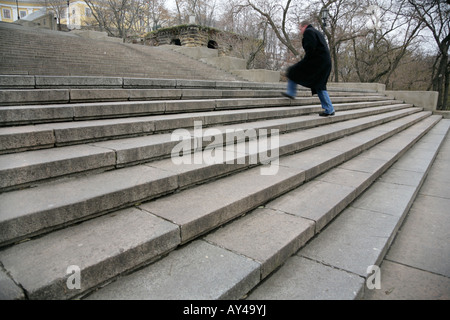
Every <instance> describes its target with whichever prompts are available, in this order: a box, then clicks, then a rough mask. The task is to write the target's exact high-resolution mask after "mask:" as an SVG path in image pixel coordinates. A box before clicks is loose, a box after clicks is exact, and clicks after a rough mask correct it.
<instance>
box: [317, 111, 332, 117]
mask: <svg viewBox="0 0 450 320" xmlns="http://www.w3.org/2000/svg"><path fill="white" fill-rule="evenodd" d="M319 116H321V117H330V116H334V111H333V112H332V113H325V112H321V113H319Z"/></svg>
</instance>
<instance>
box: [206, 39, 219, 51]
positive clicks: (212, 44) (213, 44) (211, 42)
mask: <svg viewBox="0 0 450 320" xmlns="http://www.w3.org/2000/svg"><path fill="white" fill-rule="evenodd" d="M208 48H210V49H219V45H218V44H217V42H216V41H214V40H209V41H208Z"/></svg>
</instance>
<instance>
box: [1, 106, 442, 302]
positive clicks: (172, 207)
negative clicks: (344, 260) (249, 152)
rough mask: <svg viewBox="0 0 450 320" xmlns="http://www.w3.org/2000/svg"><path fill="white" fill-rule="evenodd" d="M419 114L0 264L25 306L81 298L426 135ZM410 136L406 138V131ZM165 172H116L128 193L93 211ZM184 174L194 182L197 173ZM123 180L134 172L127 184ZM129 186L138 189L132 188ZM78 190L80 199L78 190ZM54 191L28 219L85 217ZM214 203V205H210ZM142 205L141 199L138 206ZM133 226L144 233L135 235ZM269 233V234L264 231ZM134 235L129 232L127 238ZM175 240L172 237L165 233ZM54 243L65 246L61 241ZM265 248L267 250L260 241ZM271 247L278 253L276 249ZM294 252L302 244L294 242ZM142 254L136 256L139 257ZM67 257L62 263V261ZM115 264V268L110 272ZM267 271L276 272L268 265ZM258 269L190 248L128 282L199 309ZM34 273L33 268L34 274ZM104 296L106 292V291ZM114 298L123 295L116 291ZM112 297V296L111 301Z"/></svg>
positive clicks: (16, 249)
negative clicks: (351, 163)
mask: <svg viewBox="0 0 450 320" xmlns="http://www.w3.org/2000/svg"><path fill="white" fill-rule="evenodd" d="M421 114H422V115H421V116H420V117H415V116H416V115H411V116H408V117H404V118H402V119H399V120H396V121H392V122H389V123H386V124H383V125H380V126H377V127H374V128H372V129H369V130H365V131H363V132H360V133H357V134H355V135H351V136H347V137H344V138H342V139H340V140H336V141H333V142H330V143H326V144H324V145H322V146H320V147H317V148H313V149H309V150H307V151H304V152H301V153H297V154H295V155H291V156H286V157H282V158H281V160H280V165H279V166H278V165H276V164H271V165H274V166H275V167H276V168H277V174H276V175H262V174H261V170H262V169H263V168H266V169H268V167H270V166H271V165H266V166H263V167H255V168H252V169H249V170H246V171H243V172H241V173H239V174H236V175H232V176H229V177H224V178H222V179H219V180H216V181H213V182H210V183H207V184H203V185H200V186H197V187H195V188H190V189H186V190H183V191H181V192H178V193H175V194H173V195H170V196H167V197H162V198H158V199H154V200H152V201H149V202H145V198H142V199H141V200H140V201H141V202H142V204H140V205H139V204H138V205H137V206H136V207H135V208H134V209H126V210H123V211H118V212H117V211H116V212H115V213H114V214H108V215H105V216H102V217H99V218H96V219H92V220H89V221H86V222H84V223H81V224H79V225H75V226H72V227H70V228H67V229H64V230H60V231H57V232H55V233H51V234H48V235H45V236H43V237H40V238H36V239H33V240H30V241H28V242H23V243H20V244H17V245H14V246H12V247H10V248H6V249H4V250H3V251H1V252H0V261H1V263H2V265H3V266H4V268H5V270H6V271H7V272H8V274H9V275H10V276H11V277H12V278H13V279H14V281H15V282H16V283H17V284H20V286H21V287H22V288H24V290H25V291H26V296H27V298H31V299H33V298H41V299H43V298H65V299H67V298H70V297H74V296H76V295H78V294H81V293H83V292H85V290H90V289H91V288H93V287H95V286H97V285H99V284H101V283H103V282H105V281H109V279H111V278H112V277H114V272H116V275H118V274H120V273H122V272H124V270H126V269H129V270H128V271H130V270H132V269H135V268H136V266H142V265H143V264H145V263H148V262H151V261H153V260H154V259H156V258H157V256H158V255H160V254H164V253H161V252H162V251H169V250H172V249H173V248H175V246H177V245H180V244H183V243H186V242H187V241H191V240H193V239H195V238H197V237H198V236H199V235H202V234H204V233H206V232H208V231H210V230H212V229H214V228H217V227H218V226H220V225H223V224H224V223H226V222H228V221H230V220H232V219H234V218H236V217H239V216H240V215H242V214H244V213H246V212H248V211H250V210H252V209H255V208H257V207H258V206H261V205H264V204H265V203H267V202H268V201H270V200H272V199H274V198H276V197H278V196H281V195H282V194H284V193H286V192H288V191H290V190H293V189H295V188H296V187H299V186H300V185H302V184H303V183H304V182H305V181H308V180H310V179H312V178H314V177H316V176H318V175H320V174H322V173H324V172H326V171H327V170H329V169H330V168H332V167H335V166H337V165H339V164H341V163H343V162H345V161H347V160H348V159H351V158H353V157H354V156H357V155H358V154H359V153H361V152H362V151H364V150H366V149H368V148H370V147H372V146H374V145H375V144H377V143H379V142H380V141H383V140H385V139H387V138H389V137H391V136H393V135H395V134H396V133H398V132H399V131H402V130H404V129H406V130H409V129H407V128H408V127H410V126H411V125H414V124H415V123H417V122H418V121H420V122H419V123H418V124H417V125H416V126H419V127H422V129H423V130H425V129H424V128H425V127H431V126H432V125H433V124H435V123H436V122H437V121H438V120H439V118H437V117H430V113H427V112H423V113H421ZM330 126H332V125H330ZM416 126H413V127H411V128H416ZM317 129H321V128H317ZM322 129H323V128H322ZM298 134H301V133H298ZM250 143H252V142H250ZM281 145H282V147H281V148H280V153H283V151H281V150H282V149H283V143H281ZM284 146H287V144H286V143H284ZM306 159H307V160H306ZM165 165H169V164H168V163H167V162H160V163H159V164H158V163H155V164H154V165H153V166H152V167H146V168H145V169H143V168H142V167H141V166H138V167H133V168H132V169H127V170H126V171H127V172H126V173H125V171H122V173H121V174H120V175H121V176H117V178H118V180H117V183H119V181H121V182H122V185H123V184H127V185H133V187H131V189H133V191H134V192H133V193H132V194H131V193H129V194H128V195H126V194H125V193H128V192H125V190H126V188H127V186H126V185H125V186H122V190H123V192H116V193H115V195H114V197H113V198H112V199H106V198H104V199H103V201H102V203H103V204H105V205H110V203H111V201H112V200H113V199H114V198H115V199H117V198H119V197H120V198H122V199H123V198H125V197H130V196H131V195H134V199H133V201H135V202H134V203H137V202H139V200H138V199H137V198H139V195H137V193H138V190H137V188H139V185H140V186H143V185H144V184H145V182H144V180H145V179H148V178H146V175H147V177H148V175H149V174H152V175H155V174H157V172H159V173H160V174H161V173H162V172H165V173H167V171H162V170H161V171H157V172H156V171H153V170H156V169H157V168H163V167H164V166H165ZM202 166H205V165H204V164H203V165H200V167H202ZM229 166H230V165H229ZM172 167H173V164H172ZM187 167H188V166H186V167H185V170H186V169H188V168H187ZM189 167H191V166H189ZM216 168H217V167H216ZM143 170H147V172H144V171H143ZM119 171H120V170H115V172H114V173H115V174H118V175H119ZM194 171H197V172H198V170H194ZM214 171H216V170H214ZM132 172H134V175H133V174H132ZM185 172H186V171H185ZM191 173H192V170H191ZM99 176H101V175H98V176H97V179H98V177H99ZM214 176H217V173H214ZM161 178H162V180H161V181H160V182H163V180H164V177H161ZM153 180H155V178H153ZM91 182H93V181H91ZM98 182H100V181H98ZM167 182H168V181H167V180H165V181H164V184H167ZM77 183H80V181H79V180H78V181H77ZM138 183H139V185H137V184H138ZM175 183H176V182H175ZM101 184H102V185H103V189H105V187H106V186H108V188H112V186H113V185H116V183H114V182H113V181H111V180H110V181H109V182H106V180H104V181H103V183H101ZM88 185H89V188H90V190H86V188H87V186H88ZM110 186H111V187H110ZM153 186H154V187H155V188H157V189H158V190H159V191H161V189H162V188H158V185H157V184H154V185H153ZM62 187H63V186H62V185H58V187H57V188H52V191H53V193H52V197H51V198H49V197H48V196H50V194H48V195H44V194H41V195H40V196H36V195H35V197H33V198H34V200H36V201H33V207H34V210H35V212H38V211H39V209H38V207H39V204H38V203H36V202H37V200H38V199H45V200H43V201H42V204H44V202H45V206H46V208H48V206H49V205H50V206H52V207H53V208H56V207H58V206H59V207H60V208H61V209H63V210H62V211H60V213H63V215H64V217H67V216H68V215H73V214H77V213H78V214H79V212H80V211H83V212H84V213H85V214H86V213H88V212H89V206H90V204H93V202H92V201H90V200H89V199H87V198H86V197H83V196H82V197H79V199H80V200H81V199H83V202H80V203H79V205H76V204H75V205H71V206H70V207H69V206H64V205H63V206H61V205H58V204H57V203H56V201H58V199H60V195H58V194H55V192H61V194H64V195H66V198H67V197H68V196H69V197H70V192H69V193H68V192H67V191H66V190H62ZM148 187H150V186H149V185H147V193H146V195H145V196H148V191H149V188H148ZM97 188H98V187H96V186H95V185H93V184H92V183H89V184H83V183H81V184H78V185H74V184H72V185H71V188H70V189H71V190H73V191H75V190H77V191H86V194H92V193H95V192H96V191H95V190H97ZM128 188H130V187H128ZM37 189H39V187H38V188H36V190H37ZM140 189H141V191H142V192H143V191H144V190H143V189H146V188H145V187H144V188H140ZM67 190H68V189H67ZM26 191H30V190H26ZM103 192H105V190H103ZM152 192H156V190H152ZM7 194H8V193H7ZM9 194H12V193H9ZM219 194H220V195H221V196H220V197H217V195H219ZM142 196H143V194H142V195H141V197H142ZM91 197H92V196H91ZM211 197H213V198H211ZM21 198H22V199H31V198H29V197H24V195H22V197H21ZM211 199H213V201H211ZM2 200H3V199H2ZM8 202H9V201H8ZM119 202H120V200H119V201H116V203H115V205H116V207H117V204H118V203H119ZM0 203H5V201H0ZM9 203H11V204H17V202H16V201H11V202H9ZM80 205H81V207H80ZM17 209H18V208H16V209H13V210H6V212H19V211H20V210H17ZM111 209H112V208H111ZM116 209H117V208H116ZM116 209H114V210H116ZM2 212H3V210H2ZM41 213H42V212H41ZM58 215H59V214H58V213H57V211H53V214H51V216H52V217H53V218H56V216H58ZM29 216H31V217H34V219H32V220H29V222H31V221H33V223H36V222H38V220H41V222H43V220H46V219H45V218H44V216H45V215H42V214H40V215H39V216H40V217H41V218H40V219H37V216H36V214H33V213H30V214H29ZM31 217H30V218H31ZM48 217H50V216H47V218H48ZM131 217H132V218H131ZM268 217H269V218H268V219H269V220H270V221H272V222H275V221H277V217H276V216H274V217H270V214H269V215H268ZM128 219H132V220H133V222H131V221H130V225H131V227H130V229H129V230H130V232H127V231H125V230H123V229H124V228H127V223H124V222H123V221H127V220H128ZM289 219H291V220H289ZM304 220H305V219H303V220H301V219H294V218H293V217H289V218H286V219H284V225H285V226H290V228H289V230H290V231H293V230H294V229H300V230H308V231H307V232H309V233H310V234H311V235H312V234H313V233H314V231H313V230H314V228H313V224H312V223H311V222H308V221H306V220H305V221H304ZM16 222H19V223H18V224H14V225H15V226H17V229H18V228H20V227H19V225H22V226H25V225H24V224H22V223H20V219H17V220H16ZM66 222H67V220H66ZM141 223H143V224H145V225H141ZM269 224H270V223H269ZM270 225H271V226H272V228H273V227H274V226H275V225H276V224H274V223H271V224H270ZM94 226H101V227H99V229H93V227H94ZM152 227H153V228H155V231H154V232H150V231H149V229H147V228H152ZM295 227H297V228H295ZM136 228H138V229H139V230H136ZM17 229H16V230H17ZM118 229H120V231H118ZM92 230H98V237H96V236H95V234H97V232H93V231H92ZM175 230H177V231H176V232H175ZM3 231H6V230H5V229H3V228H2V233H1V234H2V235H3V234H4V232H3ZM297 231H298V230H297ZM117 232H120V233H122V234H127V235H128V236H127V237H124V236H123V237H115V239H114V245H113V246H111V245H110V241H108V238H110V237H111V235H112V234H115V233H117ZM130 233H131V234H132V235H133V236H132V237H130ZM88 234H90V236H89V237H88V236H87V235H88ZM266 235H267V236H268V235H270V232H267V233H266ZM72 237H75V238H72ZM94 238H95V240H94ZM63 239H65V240H64V241H63ZM71 239H74V241H71ZM102 239H103V240H102ZM163 239H164V240H163ZM265 239H266V240H267V238H265ZM87 240H89V241H87ZM153 241H163V242H164V243H165V246H162V245H161V246H156V245H154V244H153ZM275 242H276V241H275ZM281 242H283V243H284V240H283V241H281ZM300 242H303V240H301V241H300ZM56 243H59V244H60V245H59V246H55V244H56ZM199 243H200V244H199ZM50 244H52V250H46V249H45V248H48V246H50ZM290 247H291V246H290ZM294 247H295V246H294ZM143 248H149V249H148V251H145V249H143ZM155 248H160V250H159V251H158V250H155ZM142 250H144V252H143V251H142ZM205 250H206V251H205ZM36 252H39V255H38V256H39V259H40V260H39V261H41V262H40V263H36V259H37V258H38V256H36V255H35V253H36ZM71 252H72V253H74V252H75V254H72V255H71ZM19 253H20V254H19ZM97 253H98V254H97ZM100 253H101V254H100ZM69 255H71V257H70V258H69ZM205 255H206V256H205ZM146 259H147V260H146ZM32 260H33V261H32ZM106 260H107V261H108V262H109V261H110V262H111V264H109V263H107V261H106ZM115 262H118V265H117V263H115ZM68 263H69V264H68ZM167 264H172V267H171V268H170V270H172V271H171V272H169V273H170V274H172V277H169V278H167V269H165V271H166V272H164V271H162V269H159V268H160V267H162V268H163V269H164V268H165V266H167ZM31 265H34V266H35V268H31V269H30V266H31ZM70 265H75V266H77V267H78V268H79V270H80V271H81V281H82V282H81V283H82V289H81V290H67V279H68V271H67V270H68V267H69V266H70ZM208 265H209V267H212V269H209V268H208V269H204V268H203V267H207V266H208ZM272 265H276V263H275V264H272ZM219 266H220V267H219ZM222 267H223V268H226V269H227V271H226V272H223V271H220V272H219V270H223V269H220V268H222ZM260 267H261V263H260V262H257V261H254V260H252V259H250V258H247V257H243V256H241V255H237V254H236V253H234V252H231V251H228V250H225V249H223V248H219V247H217V246H215V245H211V244H208V243H206V242H204V241H203V240H200V241H198V242H197V241H195V242H193V243H192V244H189V245H187V246H183V247H180V250H176V251H174V252H173V253H171V254H170V255H169V256H167V257H166V258H164V259H163V260H161V261H159V262H156V264H154V265H151V266H149V268H150V269H151V270H153V269H155V268H157V269H158V270H161V273H159V271H156V273H159V275H156V277H157V278H159V279H160V280H157V281H156V282H152V286H151V288H147V287H145V286H146V284H147V283H148V281H147V280H148V279H146V277H147V275H144V278H142V277H141V276H140V275H142V272H144V273H146V272H148V270H149V269H147V268H146V269H142V272H140V273H136V274H134V275H131V277H139V279H140V284H139V285H138V286H135V289H136V290H138V291H139V289H142V288H143V285H144V287H145V288H144V290H145V292H146V294H147V295H146V297H147V298H150V299H151V298H154V299H161V298H169V299H170V298H172V299H173V298H183V297H186V298H188V299H193V298H202V297H203V298H206V299H210V298H211V299H217V298H232V299H234V298H240V297H242V296H243V294H245V293H247V292H248V291H249V290H250V289H251V288H253V287H254V286H255V285H256V284H257V283H258V282H259V281H260V279H261V274H260V273H261V270H260ZM40 268H42V270H41V269H40ZM217 268H219V269H217ZM194 269H195V270H196V273H192V274H191V273H189V271H190V270H192V271H194ZM43 270H46V271H43ZM50 270H51V271H50ZM182 270H184V271H182ZM206 270H208V271H206ZM183 272H184V273H183ZM199 272H202V280H199V279H198V278H197V277H198V274H199ZM181 273H183V275H184V277H183V279H184V280H183V287H185V289H186V290H184V289H180V288H179V281H178V280H179V279H181V278H179V277H180V276H181ZM84 274H86V283H85V282H83V281H84V280H83V279H84ZM206 274H208V275H216V276H217V277H213V278H214V279H211V278H210V277H206V276H205V275H206ZM151 277H152V276H151ZM129 279H130V278H128V277H124V278H122V280H119V281H117V282H115V283H114V284H113V285H112V288H114V286H117V285H120V284H121V283H124V281H125V282H127V281H128V280H129ZM199 281H200V282H199ZM209 281H213V282H214V283H215V285H212V284H211V285H209V286H206V287H203V286H202V284H205V282H206V283H209ZM158 283H159V284H158ZM169 283H173V284H175V283H178V289H177V290H173V288H170V286H169ZM199 284H200V287H203V289H202V290H198V288H199V287H197V286H198V285H199ZM84 285H86V286H84ZM108 287H109V286H108ZM108 287H106V288H105V290H106V291H103V290H101V291H99V292H98V294H102V296H101V297H105V295H103V294H107V293H103V292H111V291H109V290H110V289H107V288H108ZM204 288H209V290H204ZM153 289H156V290H158V292H159V293H158V297H156V296H153V294H155V295H156V291H152V290H153ZM111 290H112V291H114V290H113V289H111ZM127 290H131V289H127ZM199 291H201V292H199ZM218 291H220V292H218ZM121 292H122V293H125V291H121ZM135 292H136V291H135ZM135 292H133V291H129V292H128V293H129V294H130V295H129V297H132V296H133V297H137V296H136V295H135ZM188 292H189V294H190V296H189V297H187V296H186V294H187V293H188ZM116 293H118V294H120V292H119V291H116ZM141 293H143V291H141ZM177 294H178V295H177ZM92 297H95V296H92ZM141 297H143V296H141Z"/></svg>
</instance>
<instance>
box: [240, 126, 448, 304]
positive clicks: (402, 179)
mask: <svg viewBox="0 0 450 320" xmlns="http://www.w3.org/2000/svg"><path fill="white" fill-rule="evenodd" d="M449 127H450V121H448V120H442V121H441V122H439V123H438V124H437V125H436V126H435V128H433V129H432V130H431V131H430V132H429V133H428V134H427V135H426V136H425V137H424V138H422V139H421V140H420V141H419V142H417V144H415V145H414V146H413V147H412V148H411V149H410V150H409V151H407V152H406V154H405V155H404V156H403V157H402V158H401V159H400V160H399V161H398V162H396V163H395V164H394V165H393V166H392V168H390V169H389V170H388V171H387V172H386V173H384V174H383V175H382V176H381V178H380V179H378V180H377V181H376V182H375V184H374V185H373V186H372V187H371V188H370V189H369V190H367V191H366V192H365V193H364V194H363V195H362V196H361V197H359V198H358V199H357V200H356V201H354V202H353V203H351V205H350V206H349V207H348V208H346V209H345V210H344V211H343V212H342V213H341V214H340V215H339V216H338V217H337V218H336V219H335V220H334V221H333V223H332V224H331V225H330V226H329V227H328V228H326V229H325V230H323V231H322V232H321V233H320V234H317V235H316V237H314V238H312V239H311V241H310V242H309V243H308V244H307V245H306V246H304V247H303V248H302V249H301V250H299V251H298V252H296V253H295V255H293V256H292V257H290V258H289V259H288V260H287V262H286V263H285V265H283V266H282V267H281V268H280V269H279V270H277V271H276V272H275V273H274V274H273V275H272V276H271V277H270V278H269V279H267V281H265V282H264V283H262V284H261V285H260V286H259V287H257V288H256V289H255V290H254V291H253V292H252V293H251V294H250V295H249V296H248V299H249V300H260V299H263V300H271V299H280V300H284V299H288V300H297V299H299V300H328V299H333V300H336V299H339V300H344V299H345V300H350V299H359V298H362V296H363V295H364V292H365V291H367V290H376V289H378V288H376V286H375V285H376V284H377V283H376V282H377V280H375V279H377V278H376V277H379V276H381V281H383V274H380V273H379V269H378V267H379V265H380V263H381V261H382V260H383V258H384V257H385V255H386V252H387V250H388V249H389V247H390V245H391V243H392V241H393V239H394V236H395V235H396V233H397V231H398V229H399V227H400V226H401V224H402V222H403V220H404V218H405V216H406V214H407V213H408V211H409V208H410V206H411V205H412V202H413V200H414V199H415V197H416V194H417V192H418V191H419V189H420V187H421V186H422V183H423V181H424V179H425V178H426V176H427V173H428V171H429V169H430V166H431V165H432V163H433V161H434V158H435V156H436V154H437V152H438V151H439V148H440V146H441V144H442V142H443V141H444V140H445V139H446V136H447V134H448V130H449ZM393 139H395V140H397V141H400V140H401V139H404V137H402V135H399V136H398V137H395V138H393ZM447 139H448V137H447ZM395 144H397V142H395ZM392 145H394V143H393V144H392ZM380 151H381V150H380ZM387 152H392V148H391V147H388V148H387V149H386V152H385V153H384V154H383V153H382V152H380V153H379V155H377V154H376V153H374V152H372V151H371V152H370V153H369V154H368V155H367V156H366V157H365V158H364V159H362V161H358V159H354V160H352V161H351V162H349V163H345V164H343V165H342V166H340V167H338V168H337V169H335V170H336V172H330V173H327V174H325V175H324V176H323V177H319V178H318V181H317V183H318V184H319V185H321V184H324V183H327V184H334V185H333V192H336V190H337V189H338V186H337V185H336V182H337V181H342V180H337V178H341V177H342V174H341V172H348V171H349V170H357V171H353V172H352V174H355V173H357V172H361V171H360V170H361V169H362V168H364V171H362V172H369V170H370V168H369V167H368V166H367V165H366V164H365V163H364V162H367V161H368V160H369V161H374V160H377V161H379V159H381V158H384V157H385V156H386V154H387ZM348 176H349V175H348ZM339 188H340V186H339ZM318 191H319V190H318ZM322 191H323V192H326V190H325V189H324V190H322ZM294 196H295V195H293V197H292V198H290V199H289V200H290V206H291V208H293V206H297V208H299V207H300V206H301V205H302V204H304V203H305V200H304V199H303V200H301V199H298V201H296V200H294ZM281 200H282V198H280V201H278V200H277V203H273V204H272V205H271V204H269V205H268V206H270V207H271V208H273V209H275V208H279V209H280V206H281V205H282V204H281ZM285 200H286V199H285ZM286 212H292V211H286ZM296 214H300V213H299V210H298V209H297V210H296ZM300 215H302V216H304V215H303V214H300Z"/></svg>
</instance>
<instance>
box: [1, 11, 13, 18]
mask: <svg viewBox="0 0 450 320" xmlns="http://www.w3.org/2000/svg"><path fill="white" fill-rule="evenodd" d="M3 19H11V10H9V9H3Z"/></svg>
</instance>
